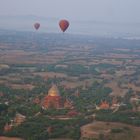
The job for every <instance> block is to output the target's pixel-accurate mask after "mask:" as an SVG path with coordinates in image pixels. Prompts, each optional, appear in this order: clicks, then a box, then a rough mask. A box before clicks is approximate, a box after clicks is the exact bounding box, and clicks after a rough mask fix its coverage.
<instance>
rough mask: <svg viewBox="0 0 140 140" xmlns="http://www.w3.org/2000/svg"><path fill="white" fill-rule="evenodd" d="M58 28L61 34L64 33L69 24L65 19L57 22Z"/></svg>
mask: <svg viewBox="0 0 140 140" xmlns="http://www.w3.org/2000/svg"><path fill="white" fill-rule="evenodd" d="M59 26H60V29H61V30H62V32H65V31H66V30H67V28H68V27H69V22H68V21H67V20H65V19H63V20H60V21H59Z"/></svg>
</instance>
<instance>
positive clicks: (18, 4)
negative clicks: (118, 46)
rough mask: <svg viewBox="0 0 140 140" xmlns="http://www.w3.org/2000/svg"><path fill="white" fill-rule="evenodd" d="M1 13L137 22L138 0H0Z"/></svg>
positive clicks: (139, 0)
mask: <svg viewBox="0 0 140 140" xmlns="http://www.w3.org/2000/svg"><path fill="white" fill-rule="evenodd" d="M0 15H37V16H45V17H56V18H68V19H74V20H97V21H113V22H140V0H0Z"/></svg>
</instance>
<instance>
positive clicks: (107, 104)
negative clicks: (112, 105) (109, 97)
mask: <svg viewBox="0 0 140 140" xmlns="http://www.w3.org/2000/svg"><path fill="white" fill-rule="evenodd" d="M100 109H109V103H108V102H107V101H102V102H101V104H100Z"/></svg>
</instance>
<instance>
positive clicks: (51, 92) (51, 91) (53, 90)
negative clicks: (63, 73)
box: [48, 84, 60, 96]
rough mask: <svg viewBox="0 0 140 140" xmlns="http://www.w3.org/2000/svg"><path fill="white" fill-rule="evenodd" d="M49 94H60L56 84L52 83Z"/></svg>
mask: <svg viewBox="0 0 140 140" xmlns="http://www.w3.org/2000/svg"><path fill="white" fill-rule="evenodd" d="M48 95H49V96H60V94H59V90H58V88H57V86H56V85H55V84H53V85H52V87H51V88H50V90H49V91H48Z"/></svg>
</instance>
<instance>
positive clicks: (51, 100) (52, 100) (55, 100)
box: [42, 84, 63, 109]
mask: <svg viewBox="0 0 140 140" xmlns="http://www.w3.org/2000/svg"><path fill="white" fill-rule="evenodd" d="M62 107H63V106H62V97H61V96H60V94H59V90H58V88H57V86H56V85H55V84H53V85H52V87H51V88H50V90H49V91H48V95H47V96H45V98H44V99H43V102H42V108H43V109H48V108H55V109H60V108H62Z"/></svg>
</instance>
